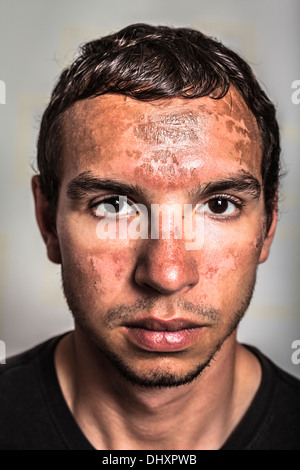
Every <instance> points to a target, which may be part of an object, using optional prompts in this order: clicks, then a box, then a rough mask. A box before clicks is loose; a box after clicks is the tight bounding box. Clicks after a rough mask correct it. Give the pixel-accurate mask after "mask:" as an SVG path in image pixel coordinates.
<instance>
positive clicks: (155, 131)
mask: <svg viewBox="0 0 300 470" xmlns="http://www.w3.org/2000/svg"><path fill="white" fill-rule="evenodd" d="M198 125H199V116H198V114H197V113H196V112H195V111H192V110H184V111H182V112H180V111H177V112H173V113H171V114H163V115H161V116H160V115H159V116H157V115H155V116H149V117H147V118H146V119H143V121H142V122H141V123H140V124H137V125H135V126H133V132H134V135H135V136H136V137H137V138H138V139H142V140H144V141H145V142H147V143H150V144H154V145H158V144H167V143H173V144H175V143H177V142H182V141H192V142H193V141H197V140H198V138H199V136H198V134H197V128H198Z"/></svg>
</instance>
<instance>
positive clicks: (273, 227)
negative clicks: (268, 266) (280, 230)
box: [259, 206, 278, 263]
mask: <svg viewBox="0 0 300 470" xmlns="http://www.w3.org/2000/svg"><path fill="white" fill-rule="evenodd" d="M277 220H278V210H277V206H276V208H275V209H274V210H273V219H272V223H271V226H270V228H269V231H268V233H267V236H266V238H265V240H264V244H263V246H262V250H261V253H260V257H259V263H264V262H265V261H266V260H267V259H268V256H269V254H270V248H271V245H272V242H273V239H274V235H275V230H276V226H277Z"/></svg>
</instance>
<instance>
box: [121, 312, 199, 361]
mask: <svg viewBox="0 0 300 470" xmlns="http://www.w3.org/2000/svg"><path fill="white" fill-rule="evenodd" d="M124 328H125V332H126V336H127V339H128V340H129V341H130V342H131V343H132V344H134V345H135V346H137V347H138V348H139V349H143V350H146V351H152V352H166V353H167V352H176V351H184V350H185V349H187V348H189V347H191V346H192V345H193V344H195V342H196V341H197V340H198V339H199V336H200V335H201V333H202V331H203V329H204V326H203V325H199V324H197V323H195V322H190V321H187V320H185V319H176V320H168V321H166V320H159V319H155V318H144V319H142V320H139V321H134V322H132V323H130V324H127V325H125V326H124Z"/></svg>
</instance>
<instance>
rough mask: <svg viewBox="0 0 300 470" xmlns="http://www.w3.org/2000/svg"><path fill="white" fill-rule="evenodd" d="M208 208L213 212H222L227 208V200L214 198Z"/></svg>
mask: <svg viewBox="0 0 300 470" xmlns="http://www.w3.org/2000/svg"><path fill="white" fill-rule="evenodd" d="M209 209H210V210H211V211H212V212H214V213H215V214H222V213H223V212H225V211H226V210H227V209H228V201H227V200H226V199H214V200H213V201H210V203H209Z"/></svg>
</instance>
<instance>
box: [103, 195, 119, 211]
mask: <svg viewBox="0 0 300 470" xmlns="http://www.w3.org/2000/svg"><path fill="white" fill-rule="evenodd" d="M111 206H113V207H114V209H115V211H116V212H119V211H120V200H119V199H117V198H112V199H109V200H107V201H106V202H105V203H104V208H105V211H106V212H111Z"/></svg>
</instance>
